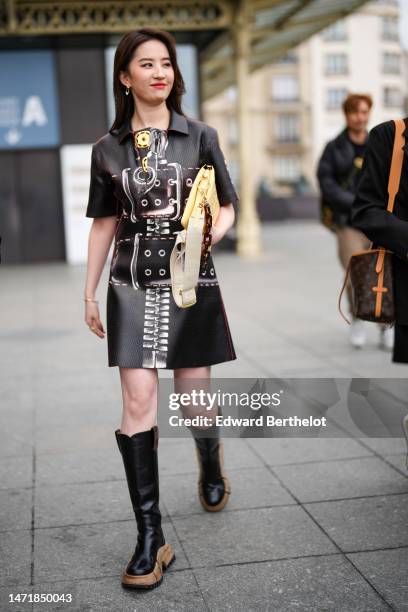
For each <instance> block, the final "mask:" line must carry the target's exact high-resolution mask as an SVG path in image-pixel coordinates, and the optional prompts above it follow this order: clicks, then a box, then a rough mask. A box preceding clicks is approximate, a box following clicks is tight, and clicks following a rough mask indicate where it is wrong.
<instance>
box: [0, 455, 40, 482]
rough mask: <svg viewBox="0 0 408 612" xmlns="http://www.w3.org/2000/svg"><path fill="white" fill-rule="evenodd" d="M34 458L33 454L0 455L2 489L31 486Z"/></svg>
mask: <svg viewBox="0 0 408 612" xmlns="http://www.w3.org/2000/svg"><path fill="white" fill-rule="evenodd" d="M32 477H33V458H32V456H31V455H21V456H19V457H18V456H15V457H0V489H21V488H23V487H31V485H32Z"/></svg>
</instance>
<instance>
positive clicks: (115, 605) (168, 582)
mask: <svg viewBox="0 0 408 612" xmlns="http://www.w3.org/2000/svg"><path fill="white" fill-rule="evenodd" d="M174 563H176V561H175V562H174ZM172 567H173V566H171V567H170V568H169V570H167V571H166V572H165V574H164V578H163V582H162V583H161V585H160V586H159V587H157V588H155V589H152V590H147V591H131V590H126V589H124V588H123V587H122V586H121V584H120V575H118V576H117V577H110V576H108V577H106V578H95V579H94V580H77V581H75V582H54V583H43V584H41V585H36V587H35V588H34V590H33V592H34V593H41V592H42V593H47V592H49V593H52V592H54V593H58V592H59V593H71V594H72V604H67V603H63V602H61V603H59V604H58V603H57V604H56V603H54V604H45V603H44V604H35V605H34V607H33V610H34V612H41V611H42V610H52V611H53V612H54V610H55V611H57V610H67V609H68V610H70V612H84V611H85V610H86V612H118V611H120V612H157V611H158V610H166V611H167V610H170V611H174V612H179V611H180V612H183V611H185V612H190V611H191V610H194V611H197V612H204V611H207V610H208V608H207V607H206V605H205V604H204V600H203V598H202V595H201V593H200V590H199V588H198V586H197V583H196V580H195V578H194V574H193V572H192V571H191V570H183V571H171V568H172Z"/></svg>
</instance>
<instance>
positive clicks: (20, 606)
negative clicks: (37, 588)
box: [0, 583, 32, 612]
mask: <svg viewBox="0 0 408 612" xmlns="http://www.w3.org/2000/svg"><path fill="white" fill-rule="evenodd" d="M31 592H32V587H31V586H28V585H27V584H24V583H21V584H14V585H10V586H8V587H1V588H0V610H2V611H4V612H9V611H10V612H31V610H32V604H31V603H30V602H29V601H28V598H27V597H26V598H25V601H20V602H19V601H15V600H14V601H11V597H10V596H11V595H12V596H13V599H14V598H15V597H16V596H18V594H20V595H21V596H22V598H24V594H26V595H29V594H31Z"/></svg>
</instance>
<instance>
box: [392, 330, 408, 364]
mask: <svg viewBox="0 0 408 612" xmlns="http://www.w3.org/2000/svg"><path fill="white" fill-rule="evenodd" d="M392 360H393V361H394V362H395V363H408V325H397V324H396V325H395V340H394V352H393V355H392Z"/></svg>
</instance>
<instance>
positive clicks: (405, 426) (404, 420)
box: [401, 414, 408, 470]
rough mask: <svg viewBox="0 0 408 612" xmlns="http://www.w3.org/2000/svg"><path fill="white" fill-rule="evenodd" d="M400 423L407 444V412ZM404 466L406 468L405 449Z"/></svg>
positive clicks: (407, 465)
mask: <svg viewBox="0 0 408 612" xmlns="http://www.w3.org/2000/svg"><path fill="white" fill-rule="evenodd" d="M401 425H402V431H403V432H404V435H405V439H406V441H407V445H408V414H406V415H405V416H404V417H403V419H402V422H401ZM406 468H407V470H408V451H407V457H406Z"/></svg>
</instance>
